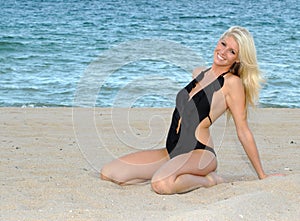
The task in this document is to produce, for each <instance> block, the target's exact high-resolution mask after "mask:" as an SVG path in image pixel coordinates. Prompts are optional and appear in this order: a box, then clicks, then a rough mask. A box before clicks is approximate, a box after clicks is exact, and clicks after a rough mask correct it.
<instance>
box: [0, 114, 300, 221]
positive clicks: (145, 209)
mask: <svg viewBox="0 0 300 221" xmlns="http://www.w3.org/2000/svg"><path fill="white" fill-rule="evenodd" d="M72 110H73V109H72V108H34V109H31V108H24V109H21V108H0V113H1V115H0V122H1V125H2V128H1V130H0V134H1V139H0V145H1V146H0V151H1V155H0V157H1V158H0V159H1V160H0V188H1V189H0V190H1V196H0V220H134V221H137V220H222V221H223V220H255V221H256V220H264V221H265V220H276V221H277V220H278V221H282V220H292V221H294V220H295V221H296V220H300V209H299V208H300V164H299V159H300V134H299V128H300V110H299V109H258V110H257V111H255V112H253V111H251V113H250V119H249V122H250V126H251V128H252V131H253V133H254V135H255V138H256V141H257V144H258V147H259V151H260V154H261V159H262V161H263V165H264V169H265V171H266V172H268V173H270V172H276V173H278V172H279V173H285V174H286V175H287V176H285V177H271V178H268V179H265V180H258V179H257V177H256V174H255V172H254V170H253V169H252V167H251V165H250V163H249V160H248V159H247V157H246V155H245V153H244V151H243V148H242V147H241V145H240V143H239V141H238V140H237V137H236V135H235V129H234V125H233V123H232V122H231V123H229V125H227V126H226V127H225V123H226V119H225V118H221V119H220V120H218V122H216V124H215V125H214V126H213V128H212V133H213V134H214V137H215V139H214V140H215V145H216V151H217V155H218V161H219V167H218V173H219V174H220V175H221V176H223V177H224V178H225V179H227V180H228V182H227V183H224V184H220V185H217V186H214V187H211V188H200V189H197V190H195V191H192V192H189V193H186V194H177V195H170V196H163V195H157V194H155V193H154V192H153V191H151V188H150V185H149V184H145V185H138V186H126V187H120V186H117V185H115V184H112V183H109V182H104V181H101V180H100V179H99V178H98V176H99V174H98V170H99V168H100V167H101V166H102V165H103V164H104V163H106V162H108V161H110V160H111V159H113V158H114V157H117V156H120V155H122V154H124V153H127V152H130V151H136V149H147V148H156V147H161V146H163V145H164V139H165V133H166V130H167V126H168V123H169V120H170V117H171V112H172V110H171V109H130V110H120V109H113V110H111V109H96V110H91V109H74V111H73V115H72ZM72 116H73V118H72ZM128 117H129V118H128ZM149 120H150V121H149ZM128 122H129V123H128ZM149 122H150V124H149ZM112 124H113V126H112ZM129 126H130V127H129ZM75 135H76V136H75ZM223 136H224V138H223ZM220 140H222V145H221V148H220ZM126 144H130V145H132V146H135V148H128V147H127V146H126ZM84 156H85V157H84Z"/></svg>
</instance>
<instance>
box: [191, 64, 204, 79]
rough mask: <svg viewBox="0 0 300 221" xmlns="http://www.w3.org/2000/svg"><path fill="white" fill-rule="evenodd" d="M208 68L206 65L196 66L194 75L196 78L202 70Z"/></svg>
mask: <svg viewBox="0 0 300 221" xmlns="http://www.w3.org/2000/svg"><path fill="white" fill-rule="evenodd" d="M206 69H207V67H204V66H199V67H196V68H195V69H194V70H193V72H192V77H193V78H196V77H197V76H198V75H199V74H200V73H201V71H204V70H206Z"/></svg>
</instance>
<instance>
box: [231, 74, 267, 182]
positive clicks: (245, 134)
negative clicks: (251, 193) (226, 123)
mask: <svg viewBox="0 0 300 221" xmlns="http://www.w3.org/2000/svg"><path fill="white" fill-rule="evenodd" d="M227 88H228V93H227V94H226V103H227V106H228V108H229V110H230V111H231V114H232V117H233V120H234V122H235V126H236V131H237V135H238V138H239V140H240V142H241V144H242V145H243V147H244V150H245V152H246V154H247V156H248V158H249V160H250V161H251V163H252V165H253V167H254V169H255V171H256V173H257V175H258V177H259V179H263V178H266V177H267V175H266V174H265V172H264V170H263V168H262V164H261V160H260V157H259V153H258V150H257V146H256V143H255V140H254V137H253V134H252V132H251V130H250V128H249V126H248V122H247V110H246V105H245V92H244V86H243V84H242V81H241V80H240V78H238V77H236V76H230V77H229V78H228V80H227Z"/></svg>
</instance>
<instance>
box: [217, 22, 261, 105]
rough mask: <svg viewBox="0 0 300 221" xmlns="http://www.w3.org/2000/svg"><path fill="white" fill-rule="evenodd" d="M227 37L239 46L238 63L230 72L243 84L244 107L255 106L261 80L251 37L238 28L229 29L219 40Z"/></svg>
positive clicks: (243, 29) (245, 31) (244, 29)
mask: <svg viewBox="0 0 300 221" xmlns="http://www.w3.org/2000/svg"><path fill="white" fill-rule="evenodd" d="M229 36H231V37H233V38H234V39H235V40H236V42H237V43H238V45H239V62H236V63H235V64H233V66H232V67H231V70H230V71H231V72H232V73H233V74H235V75H238V76H239V77H240V78H241V80H242V82H243V85H244V88H245V95H246V107H247V106H248V104H250V105H252V106H255V103H256V101H257V100H258V97H259V90H260V88H261V83H262V81H263V78H262V76H261V72H260V69H259V66H258V63H257V59H256V49H255V44H254V40H253V37H252V35H251V34H250V32H249V31H248V30H247V29H246V28H243V27H239V26H233V27H231V28H229V29H228V30H227V31H226V32H225V33H224V34H223V35H222V36H221V39H223V38H225V37H229Z"/></svg>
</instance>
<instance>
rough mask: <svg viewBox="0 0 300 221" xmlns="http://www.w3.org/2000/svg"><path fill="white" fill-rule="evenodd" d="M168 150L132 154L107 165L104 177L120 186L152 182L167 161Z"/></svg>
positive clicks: (103, 171) (103, 172)
mask: <svg viewBox="0 0 300 221" xmlns="http://www.w3.org/2000/svg"><path fill="white" fill-rule="evenodd" d="M168 160H169V155H168V152H167V150H166V149H165V148H164V149H156V150H145V151H139V152H135V153H131V154H128V155H125V156H123V157H120V158H118V159H115V160H113V161H112V162H110V163H108V164H106V165H105V166H104V167H103V168H102V171H101V175H102V177H105V178H106V179H108V180H112V181H114V182H117V183H120V184H126V183H127V184H129V183H135V182H141V181H143V180H150V179H151V178H152V176H153V174H154V173H155V172H156V171H157V170H158V169H159V168H160V167H161V166H162V165H163V164H164V163H166V162H167V161H168Z"/></svg>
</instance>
